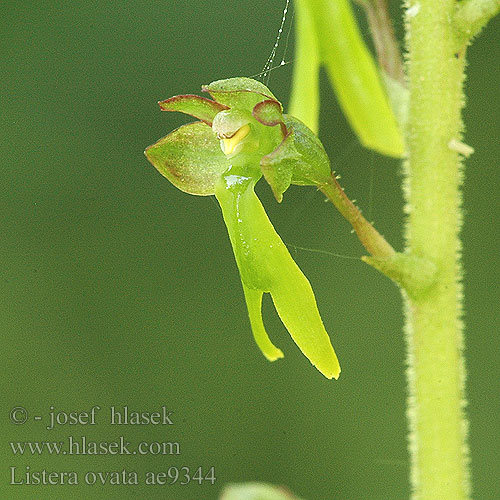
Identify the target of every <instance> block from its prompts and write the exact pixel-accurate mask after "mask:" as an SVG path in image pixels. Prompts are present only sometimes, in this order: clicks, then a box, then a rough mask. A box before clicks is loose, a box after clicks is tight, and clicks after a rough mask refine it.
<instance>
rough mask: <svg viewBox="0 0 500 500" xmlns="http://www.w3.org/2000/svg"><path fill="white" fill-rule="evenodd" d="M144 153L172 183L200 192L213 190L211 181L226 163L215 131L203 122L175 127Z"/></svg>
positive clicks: (215, 179) (227, 163) (187, 190)
mask: <svg viewBox="0 0 500 500" xmlns="http://www.w3.org/2000/svg"><path fill="white" fill-rule="evenodd" d="M144 153H145V155H146V157H147V159H148V160H149V161H150V162H151V163H152V164H153V165H154V166H155V167H156V169H157V170H158V171H159V172H160V173H161V174H162V175H164V176H165V177H166V178H167V179H168V180H169V181H170V182H171V183H172V184H173V185H174V186H176V187H177V188H179V189H180V190H182V191H185V192H186V193H189V194H196V195H201V196H206V195H211V194H214V193H215V184H216V183H217V181H218V180H219V178H220V176H221V175H222V174H223V173H224V172H225V171H226V170H227V169H228V168H229V166H230V163H229V160H228V159H227V158H226V156H225V155H224V153H223V152H222V150H221V148H220V143H219V141H218V140H217V138H216V137H215V133H214V132H213V130H212V129H211V128H210V127H209V126H208V125H206V124H205V123H203V122H195V123H190V124H188V125H183V126H182V127H179V128H178V129H176V130H174V131H173V132H172V133H170V134H169V135H167V136H166V137H163V139H160V140H159V141H158V142H157V143H156V144H153V145H152V146H149V147H148V148H147V149H146V151H145V152H144Z"/></svg>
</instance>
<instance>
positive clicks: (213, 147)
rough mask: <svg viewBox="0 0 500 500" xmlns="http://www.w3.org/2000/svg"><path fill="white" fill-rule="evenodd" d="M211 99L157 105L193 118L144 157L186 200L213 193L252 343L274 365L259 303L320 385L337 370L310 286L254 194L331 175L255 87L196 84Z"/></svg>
mask: <svg viewBox="0 0 500 500" xmlns="http://www.w3.org/2000/svg"><path fill="white" fill-rule="evenodd" d="M202 90H203V91H204V92H208V93H209V94H210V96H211V97H212V99H207V98H204V97H200V96H197V95H180V96H175V97H171V98H170V99H167V100H166V101H162V102H160V103H159V104H160V107H161V109H162V110H164V111H181V112H183V113H186V114H189V115H192V116H194V117H195V118H197V119H198V120H200V121H197V122H195V123H190V124H188V125H183V126H181V127H179V128H178V129H176V130H174V131H173V132H172V133H170V134H169V135H167V136H166V137H164V138H162V139H160V140H159V141H158V142H157V143H156V144H153V145H152V146H149V147H148V148H147V149H146V151H145V154H146V156H147V158H148V160H149V161H150V162H151V163H152V164H153V165H154V166H155V167H156V168H157V169H158V171H159V172H160V173H161V174H162V175H164V176H165V177H166V178H167V179H168V180H170V182H172V184H174V185H175V186H176V187H177V188H179V189H181V190H182V191H185V192H187V193H190V194H195V195H201V196H208V195H215V197H216V198H217V201H218V202H219V205H220V207H221V209H222V215H223V217H224V222H225V224H226V227H227V230H228V233H229V238H230V241H231V245H232V247H233V251H234V255H235V258H236V263H237V265H238V269H239V272H240V276H241V281H242V284H243V291H244V295H245V300H246V303H247V307H248V314H249V318H250V323H251V327H252V331H253V335H254V338H255V341H256V343H257V345H258V346H259V348H260V349H261V351H262V352H263V354H264V356H265V357H266V358H267V359H268V360H270V361H274V360H276V359H279V358H282V357H283V353H282V351H281V350H280V349H278V348H277V347H276V346H275V345H274V344H273V343H272V342H271V340H270V339H269V336H268V334H267V332H266V330H265V327H264V323H263V320H262V312H261V305H262V296H263V294H264V293H270V294H271V297H272V300H273V302H274V305H275V308H276V311H277V312H278V315H279V316H280V318H281V320H282V322H283V324H284V325H285V327H286V328H287V330H288V332H289V333H290V335H291V336H292V338H293V340H294V341H295V343H296V344H297V345H298V346H299V348H300V349H301V351H302V352H303V353H304V354H305V356H307V358H308V359H309V360H310V361H311V363H312V364H313V365H314V366H316V368H317V369H318V370H319V371H320V372H321V373H322V374H323V375H324V376H325V377H327V378H333V377H334V378H338V376H339V374H340V366H339V362H338V360H337V356H336V354H335V351H334V350H333V347H332V345H331V343H330V338H329V336H328V334H327V332H326V330H325V327H324V325H323V322H322V320H321V317H320V314H319V312H318V307H317V305H316V299H315V297H314V293H313V291H312V288H311V285H310V283H309V281H308V280H307V278H306V277H305V276H304V274H303V273H302V271H301V270H300V269H299V267H298V266H297V264H296V263H295V262H294V260H293V259H292V257H291V255H290V253H289V252H288V250H287V248H286V246H285V244H284V243H283V241H282V240H281V238H280V237H279V235H278V234H277V233H276V231H275V229H274V227H273V225H272V224H271V221H270V220H269V218H268V217H267V214H266V212H265V210H264V208H263V206H262V204H261V202H260V200H259V199H258V197H257V195H256V194H255V191H254V186H255V184H256V182H257V181H258V180H259V179H260V178H261V177H264V178H265V179H266V181H267V182H268V184H269V185H270V187H271V189H272V191H273V193H274V196H275V198H276V199H277V201H278V202H281V200H282V199H283V193H284V192H285V191H286V190H287V189H288V187H289V186H290V184H298V185H316V186H320V185H322V184H324V183H326V182H327V180H328V179H329V177H330V165H329V161H328V157H327V155H326V153H325V151H324V149H323V146H322V145H321V142H320V141H319V139H318V138H317V137H316V136H315V135H314V134H313V133H312V132H311V131H310V130H309V129H308V128H307V127H306V126H305V125H304V124H303V123H302V122H300V121H299V120H297V119H295V118H293V117H290V116H287V115H286V114H283V108H282V106H281V103H280V102H279V101H278V100H277V99H276V98H275V97H274V96H273V94H272V93H271V92H270V90H269V89H268V88H267V87H266V86H265V85H263V84H262V83H260V82H258V81H255V80H252V79H249V78H231V79H227V80H219V81H216V82H213V83H211V84H210V85H207V86H204V87H202Z"/></svg>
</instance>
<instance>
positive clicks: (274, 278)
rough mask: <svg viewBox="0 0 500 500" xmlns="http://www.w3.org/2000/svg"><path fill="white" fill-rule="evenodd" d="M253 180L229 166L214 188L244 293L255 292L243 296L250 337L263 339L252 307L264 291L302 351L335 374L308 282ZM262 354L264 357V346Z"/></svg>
mask: <svg viewBox="0 0 500 500" xmlns="http://www.w3.org/2000/svg"><path fill="white" fill-rule="evenodd" d="M257 178H258V177H257ZM257 178H254V177H249V176H244V175H239V174H235V173H233V172H232V171H231V170H229V171H228V172H226V173H225V174H224V175H223V176H222V178H221V180H220V182H219V183H217V186H216V189H215V196H216V197H217V200H218V202H219V204H220V206H221V208H222V214H223V217H224V222H225V223H226V226H227V230H228V233H229V238H230V240H231V244H232V247H233V251H234V255H235V258H236V263H237V265H238V269H239V271H240V276H241V280H242V282H243V288H244V290H245V294H246V296H247V295H248V293H247V289H250V290H253V291H254V292H256V293H253V294H252V293H250V295H248V296H249V297H250V307H251V311H250V310H249V314H251V318H253V321H252V327H254V326H257V331H256V332H254V336H255V338H256V339H263V338H265V337H267V334H265V330H264V325H263V323H262V320H261V319H259V317H258V315H257V314H256V312H255V308H256V306H257V300H256V299H259V301H260V297H261V295H260V294H262V293H264V292H269V293H270V294H271V297H272V299H273V302H274V305H275V307H276V310H277V312H278V314H279V316H280V318H281V320H282V322H283V324H284V325H285V327H286V328H287V330H288V332H289V333H290V335H291V337H292V338H293V340H294V342H295V343H296V344H297V346H298V347H299V348H300V350H301V351H302V352H303V353H304V355H305V356H306V357H307V358H308V359H309V361H311V363H312V364H313V365H314V366H316V368H317V369H318V370H319V371H320V372H321V373H322V374H323V375H324V376H325V377H327V378H333V377H334V378H338V376H339V374H340V366H339V362H338V359H337V356H336V355H335V351H334V350H333V347H332V345H331V343H330V338H329V336H328V333H327V332H326V330H325V327H324V325H323V322H322V320H321V317H320V315H319V311H318V307H317V305H316V299H315V297H314V293H313V290H312V288H311V285H310V283H309V281H308V280H307V278H306V277H305V276H304V274H303V273H302V271H301V270H300V269H299V267H298V266H297V264H296V263H295V261H294V260H293V259H292V257H291V255H290V253H289V252H288V249H287V248H286V246H285V244H284V243H283V241H282V240H281V238H280V237H279V235H278V234H277V233H276V231H275V229H274V227H273V225H272V224H271V221H270V220H269V219H268V217H267V214H266V212H265V210H264V207H263V206H262V204H261V203H260V200H259V199H258V198H257V195H256V194H255V192H254V185H255V182H256V180H257ZM247 301H248V298H247ZM263 332H264V334H263ZM267 347H268V346H267ZM263 352H264V354H265V355H266V356H267V355H269V352H268V351H267V348H266V350H265V351H263ZM266 353H267V354H266Z"/></svg>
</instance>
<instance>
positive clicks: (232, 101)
mask: <svg viewBox="0 0 500 500" xmlns="http://www.w3.org/2000/svg"><path fill="white" fill-rule="evenodd" d="M201 90H202V91H203V92H208V93H209V94H210V95H211V96H212V97H213V98H214V99H215V100H216V101H217V102H218V103H220V104H223V105H225V106H229V107H231V108H239V109H244V110H251V109H253V107H254V106H255V105H256V104H257V103H259V102H261V101H264V100H267V99H272V100H274V101H277V99H276V97H274V95H273V94H272V92H271V91H270V90H269V89H268V88H267V87H266V86H265V85H264V84H263V83H261V82H258V81H257V80H253V79H252V78H245V77H238V78H228V79H226V80H217V81H215V82H212V83H210V84H209V85H203V86H202V88H201Z"/></svg>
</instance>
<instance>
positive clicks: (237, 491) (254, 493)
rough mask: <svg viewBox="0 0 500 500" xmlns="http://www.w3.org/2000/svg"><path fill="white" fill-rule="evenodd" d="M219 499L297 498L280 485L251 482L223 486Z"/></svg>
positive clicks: (293, 499) (294, 499)
mask: <svg viewBox="0 0 500 500" xmlns="http://www.w3.org/2000/svg"><path fill="white" fill-rule="evenodd" d="M220 500H299V498H298V497H296V496H295V495H294V494H293V493H291V492H290V491H289V490H287V489H285V488H283V487H282V486H274V485H272V484H266V483H257V482H255V483H253V482H252V483H239V484H228V485H226V486H224V489H223V490H222V494H221V497H220Z"/></svg>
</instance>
